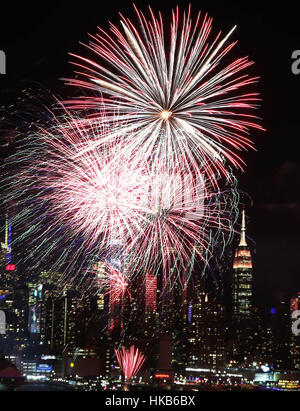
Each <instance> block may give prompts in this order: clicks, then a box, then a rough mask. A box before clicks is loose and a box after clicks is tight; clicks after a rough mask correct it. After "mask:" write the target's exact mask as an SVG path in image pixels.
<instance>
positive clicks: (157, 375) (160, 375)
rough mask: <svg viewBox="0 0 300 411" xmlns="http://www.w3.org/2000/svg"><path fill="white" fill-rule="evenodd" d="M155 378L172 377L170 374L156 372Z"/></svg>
mask: <svg viewBox="0 0 300 411" xmlns="http://www.w3.org/2000/svg"><path fill="white" fill-rule="evenodd" d="M155 378H157V379H164V380H166V379H168V378H170V376H169V375H168V374H156V375H155Z"/></svg>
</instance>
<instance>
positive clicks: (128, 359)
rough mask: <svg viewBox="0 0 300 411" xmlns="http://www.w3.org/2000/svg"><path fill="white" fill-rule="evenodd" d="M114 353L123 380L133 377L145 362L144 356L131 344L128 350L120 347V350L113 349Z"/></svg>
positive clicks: (126, 380)
mask: <svg viewBox="0 0 300 411" xmlns="http://www.w3.org/2000/svg"><path fill="white" fill-rule="evenodd" d="M115 354H116V357H117V360H118V363H119V366H120V368H121V371H122V374H123V376H124V378H125V382H128V381H130V380H131V378H134V377H135V376H136V375H137V374H138V373H139V371H140V369H141V368H142V366H143V364H144V362H145V360H146V359H145V356H144V355H143V354H142V353H141V352H140V351H139V349H138V348H135V347H134V346H132V347H131V348H130V349H129V350H126V349H125V348H124V347H122V348H121V349H120V350H116V349H115Z"/></svg>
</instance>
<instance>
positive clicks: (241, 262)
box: [232, 210, 253, 321]
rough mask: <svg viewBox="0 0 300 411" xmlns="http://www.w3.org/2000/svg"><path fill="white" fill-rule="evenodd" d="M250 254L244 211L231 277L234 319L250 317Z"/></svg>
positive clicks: (251, 267)
mask: <svg viewBox="0 0 300 411" xmlns="http://www.w3.org/2000/svg"><path fill="white" fill-rule="evenodd" d="M252 269H253V264H252V256H251V251H250V248H249V247H248V244H247V240H246V213H245V210H243V213H242V230H241V240H240V244H239V246H238V248H237V250H236V253H235V258H234V263H233V278H232V309H233V312H232V316H233V320H234V321H240V320H245V319H250V317H251V308H252Z"/></svg>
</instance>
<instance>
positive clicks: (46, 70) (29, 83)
mask: <svg viewBox="0 0 300 411" xmlns="http://www.w3.org/2000/svg"><path fill="white" fill-rule="evenodd" d="M61 3H62V2H61ZM64 3H66V5H62V4H59V5H57V4H55V2H51V3H50V2H49V3H46V2H40V3H36V2H29V1H28V2H26V5H25V4H24V3H23V4H18V5H17V6H16V5H15V4H13V3H11V6H8V7H7V8H6V12H5V15H3V13H1V20H2V22H1V26H0V50H4V51H5V52H6V54H7V75H6V76H0V106H1V105H3V104H8V103H12V104H13V103H14V101H15V100H16V99H17V98H18V96H19V95H20V92H21V90H22V89H26V88H28V87H31V88H34V87H40V86H41V87H44V88H46V89H50V90H51V91H53V92H55V93H59V94H61V95H62V96H63V97H67V96H68V92H70V90H69V89H68V88H65V87H64V86H63V82H62V81H61V80H60V79H61V78H62V77H68V76H71V75H72V66H71V65H70V64H69V56H68V53H69V52H75V53H76V52H77V53H82V52H85V49H84V48H83V47H82V46H80V45H79V42H80V41H81V42H83V43H86V42H87V41H88V35H87V33H91V34H94V33H95V32H96V29H97V26H101V27H103V28H105V29H108V21H109V20H110V21H112V22H114V23H116V24H118V21H119V18H118V12H119V11H120V12H122V14H124V15H126V16H128V17H133V16H134V13H133V8H132V6H131V5H132V1H127V0H125V1H121V2H117V1H115V0H110V1H105V2H104V1H93V2H92V1H85V2H80V3H74V2H72V5H70V2H64ZM189 3H191V4H192V9H193V11H194V13H195V14H196V12H198V10H202V11H206V12H208V14H209V15H210V16H212V17H213V18H214V27H215V28H217V29H221V30H222V31H229V29H230V28H232V27H233V26H234V25H238V30H237V31H236V32H235V34H234V37H233V39H234V40H239V44H238V46H237V47H236V48H235V49H234V52H233V53H236V57H241V56H244V55H248V56H249V57H250V58H251V59H252V60H254V61H255V63H256V65H255V67H254V68H253V69H252V73H253V74H255V75H258V76H260V77H261V81H260V84H259V89H260V92H261V96H262V99H263V102H262V108H261V111H260V113H259V115H260V116H261V117H262V119H263V125H264V127H265V128H266V129H267V131H266V132H265V133H257V135H253V139H254V140H255V143H256V147H257V152H254V151H253V152H248V153H247V152H246V153H244V159H245V160H246V162H247V165H248V167H247V168H246V169H245V173H244V174H242V173H237V176H238V178H239V188H240V189H241V190H244V191H245V192H247V193H248V194H249V196H251V198H252V200H253V206H252V207H250V205H251V201H248V208H247V213H248V216H249V226H248V234H249V236H250V237H251V238H252V239H253V241H254V242H255V248H256V253H255V258H254V259H255V284H256V299H257V304H258V305H260V306H264V307H269V306H271V305H273V304H276V301H278V299H279V297H280V296H281V295H285V296H286V297H289V296H291V295H293V294H295V293H296V292H298V291H300V190H299V185H300V150H299V149H298V147H299V145H298V140H299V138H300V135H299V131H300V107H299V106H300V75H298V76H296V75H294V74H293V73H292V71H291V65H292V58H291V56H292V52H293V51H294V50H300V29H299V15H298V12H297V7H296V5H297V3H296V2H284V3H282V4H281V5H278V4H277V3H275V2H273V3H272V4H270V2H265V3H266V4H265V5H262V1H260V2H257V1H249V2H247V3H244V2H233V1H222V2H221V1H189V2H188V1H174V2H172V1H151V2H149V4H151V6H152V7H153V9H154V10H156V11H158V10H161V11H162V12H163V15H164V16H166V17H167V16H168V13H169V12H170V10H171V8H172V7H174V6H176V4H178V5H179V6H180V7H181V9H185V8H186V7H187V6H188V4H189ZM97 4H98V5H97ZM135 4H136V5H137V6H139V7H141V8H143V9H144V10H145V9H146V7H147V4H148V2H143V1H136V2H135ZM1 150H2V156H5V150H6V149H3V147H2V148H1Z"/></svg>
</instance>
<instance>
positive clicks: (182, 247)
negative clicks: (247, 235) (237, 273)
mask: <svg viewBox="0 0 300 411" xmlns="http://www.w3.org/2000/svg"><path fill="white" fill-rule="evenodd" d="M109 133H114V134H115V135H116V132H115V130H114V129H113V128H109V129H108V128H107V123H105V122H104V123H100V124H98V125H95V123H91V124H90V125H89V126H88V127H86V125H83V123H82V122H81V121H80V120H79V121H77V119H76V118H74V117H70V116H69V115H67V113H64V116H62V117H60V118H55V119H54V123H53V124H52V126H51V127H47V128H41V127H39V128H38V130H37V131H36V132H35V133H33V134H32V135H30V136H29V137H28V138H27V139H25V140H24V139H23V140H22V143H21V147H20V149H19V150H18V152H17V154H15V155H13V156H12V157H11V158H10V159H8V161H7V162H6V164H5V167H6V172H7V174H8V175H7V177H6V179H5V187H4V191H5V201H6V202H7V204H9V203H10V202H11V201H13V202H14V203H16V204H17V208H18V210H19V212H18V213H17V214H16V215H15V217H14V226H15V227H16V229H18V228H22V235H21V236H20V237H19V239H18V241H24V239H26V238H28V239H29V238H30V241H31V245H32V253H31V254H32V255H33V254H34V256H35V258H36V259H37V260H39V261H46V260H47V257H48V256H51V252H55V253H57V255H56V258H55V259H54V258H52V260H53V261H55V263H54V264H53V265H55V266H54V267H52V270H53V271H60V270H62V269H63V270H64V272H65V273H66V275H68V276H69V277H70V278H72V276H73V274H74V272H77V274H78V273H80V277H83V276H84V273H85V271H84V269H82V270H80V269H79V268H78V265H79V266H80V267H86V266H90V265H91V262H95V261H100V260H103V261H105V262H108V263H110V264H111V263H112V262H113V260H114V259H116V253H117V254H118V255H120V251H118V250H117V249H119V248H122V252H121V254H122V260H123V262H122V264H121V265H123V267H115V269H116V272H118V273H123V274H124V276H125V277H126V278H125V277H124V278H123V277H122V276H121V277H120V276H119V274H118V275H115V276H113V275H112V276H110V277H109V278H110V280H109V281H114V279H115V280H116V281H115V285H116V289H117V290H120V287H121V288H122V287H123V286H124V285H125V284H126V283H127V282H128V281H130V278H131V276H135V275H140V274H141V275H143V273H145V272H147V271H149V272H154V273H158V272H159V271H160V272H161V271H162V273H163V275H164V276H165V278H166V281H165V283H166V284H169V283H172V281H173V280H174V278H176V276H177V275H179V273H180V272H182V271H183V270H185V269H187V267H189V265H190V263H191V258H192V254H193V249H194V246H195V244H196V245H198V247H197V250H204V251H203V252H202V253H201V255H200V257H201V258H202V259H203V261H204V262H205V263H206V262H207V261H208V260H209V258H210V255H209V253H208V252H207V250H212V248H213V245H214V240H213V238H214V236H213V235H212V232H213V231H216V232H220V231H223V232H225V231H227V232H228V234H229V235H230V232H231V229H232V222H231V215H230V211H231V210H232V209H234V207H235V205H236V200H237V198H235V197H234V189H232V190H231V189H229V190H228V192H220V191H218V190H217V191H214V190H213V189H212V187H211V186H210V185H209V184H208V183H207V181H205V178H204V177H202V176H201V175H198V176H194V175H192V174H191V173H190V172H189V170H185V169H184V168H183V166H182V165H180V164H178V165H177V167H176V169H172V167H169V165H168V164H166V165H162V164H161V162H157V163H152V164H151V167H150V166H149V164H148V161H145V159H144V158H143V157H139V156H138V155H137V153H135V156H132V155H131V152H130V151H129V152H128V151H127V150H126V149H123V143H124V140H122V139H121V141H120V142H119V141H116V140H115V139H114V140H113V143H110V144H108V143H107V144H106V145H105V146H104V145H103V144H101V145H95V144H94V143H95V141H98V140H105V139H106V137H107V135H108V134H109ZM106 140H107V139H106ZM86 147H88V148H89V150H86V151H85V153H82V151H83V150H85V149H86ZM12 169H13V170H17V171H14V173H13V174H12V175H11V174H10V173H9V172H8V171H9V170H12ZM26 222H30V225H29V226H28V224H25V223H26ZM24 227H27V228H25V230H24ZM222 241H223V240H222ZM114 244H119V246H118V247H116V246H114ZM199 253H200V251H199ZM52 257H53V254H52ZM88 258H89V259H90V263H89V264H88V263H87V261H86V260H87V259H88ZM112 265H113V264H112ZM172 278H173V280H172Z"/></svg>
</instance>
